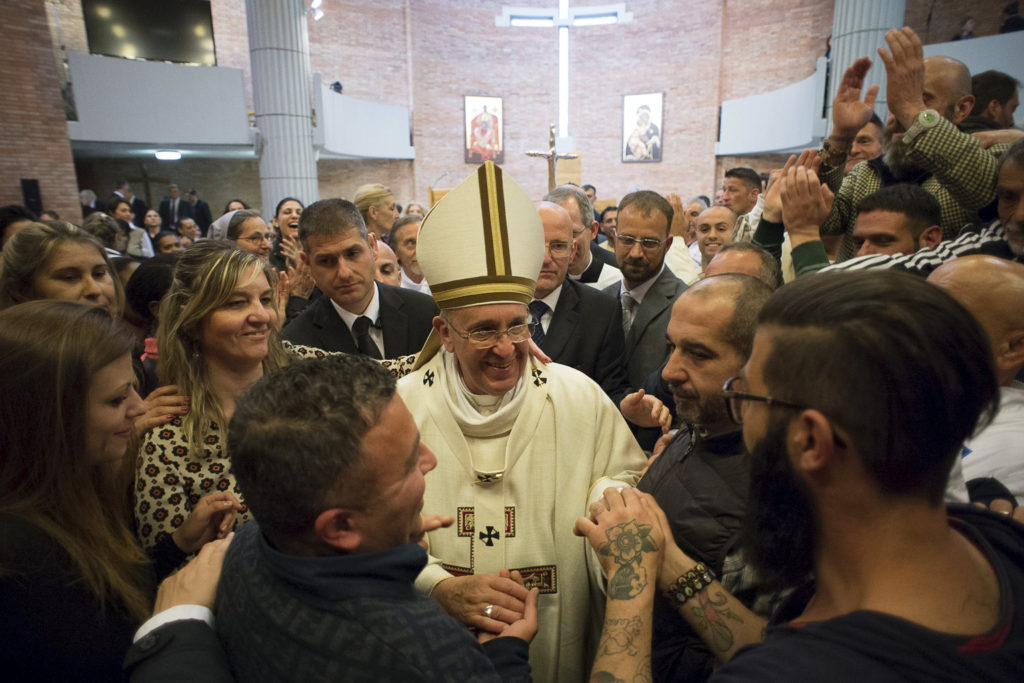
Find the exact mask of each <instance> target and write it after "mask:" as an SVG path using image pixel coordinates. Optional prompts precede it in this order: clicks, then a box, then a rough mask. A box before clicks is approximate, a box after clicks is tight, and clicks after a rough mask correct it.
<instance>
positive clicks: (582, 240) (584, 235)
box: [559, 197, 593, 275]
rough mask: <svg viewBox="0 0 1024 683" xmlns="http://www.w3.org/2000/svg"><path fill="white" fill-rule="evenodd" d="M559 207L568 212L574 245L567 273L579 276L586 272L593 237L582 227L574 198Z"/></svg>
mask: <svg viewBox="0 0 1024 683" xmlns="http://www.w3.org/2000/svg"><path fill="white" fill-rule="evenodd" d="M559 206H561V207H562V208H563V209H565V210H566V211H568V212H569V218H570V219H571V220H572V241H573V242H575V243H576V253H575V255H574V256H573V257H572V260H571V261H570V262H569V272H570V273H572V274H573V275H579V274H580V273H582V272H583V271H584V270H586V264H588V263H590V240H591V239H592V238H593V235H591V233H590V226H589V225H583V218H582V217H581V214H580V205H579V204H577V203H576V199H575V198H574V197H569V198H568V199H566V200H565V201H563V202H562V203H561V204H559Z"/></svg>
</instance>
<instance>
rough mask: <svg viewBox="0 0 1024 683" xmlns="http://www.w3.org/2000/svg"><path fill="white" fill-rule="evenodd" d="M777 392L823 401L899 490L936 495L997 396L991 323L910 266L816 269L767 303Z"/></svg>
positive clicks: (882, 485)
mask: <svg viewBox="0 0 1024 683" xmlns="http://www.w3.org/2000/svg"><path fill="white" fill-rule="evenodd" d="M758 323H759V325H760V326H761V327H762V328H764V327H767V328H769V329H770V330H771V332H772V334H773V338H772V342H773V343H772V348H771V350H770V352H769V354H768V357H767V358H766V360H765V362H764V368H763V374H764V381H765V385H766V386H767V388H768V392H769V393H770V394H771V395H772V396H773V397H775V398H779V399H782V400H786V401H793V402H795V403H799V404H802V405H806V406H810V407H811V408H814V409H817V410H820V411H821V412H822V413H824V414H825V415H826V416H827V417H828V418H829V420H831V421H833V422H834V423H835V424H836V425H838V426H839V427H841V428H842V429H843V430H844V431H845V433H846V435H847V438H848V439H849V440H850V441H851V445H852V446H853V448H854V450H855V451H856V452H857V454H858V455H859V457H860V458H861V460H862V461H863V463H864V469H865V471H866V472H867V474H868V476H869V477H871V478H872V479H873V480H874V482H875V483H876V484H877V485H878V487H879V489H880V490H881V491H882V492H884V493H886V494H888V495H890V496H897V497H908V498H924V499H926V500H927V501H928V502H929V503H931V504H934V505H938V504H940V503H941V501H942V496H943V493H944V491H945V489H946V485H947V480H948V478H949V471H950V468H951V467H952V465H953V461H954V460H955V458H956V457H957V456H958V455H959V453H960V449H961V446H962V445H963V442H964V439H966V438H967V437H968V436H970V435H971V434H972V433H973V432H974V431H975V428H977V429H982V428H984V426H986V425H987V424H988V423H989V422H990V421H991V419H992V417H993V415H994V414H995V412H996V410H998V406H999V393H998V392H999V387H998V386H997V383H996V379H995V374H994V372H995V371H994V369H993V360H992V351H991V349H990V347H989V342H988V338H987V336H986V335H985V332H984V331H983V330H982V329H981V327H980V326H979V325H978V323H977V321H976V320H975V319H974V316H972V315H971V314H970V313H969V312H968V311H967V310H966V309H965V308H964V307H963V306H961V305H960V304H959V303H957V301H956V300H955V299H953V297H951V296H949V295H948V294H946V293H945V292H944V291H942V290H941V289H939V288H938V287H935V286H934V285H932V284H931V283H929V282H926V281H925V280H923V279H921V278H919V277H917V276H914V275H910V274H908V273H898V272H892V271H861V272H855V273H822V274H815V275H808V276H804V277H802V278H799V279H798V280H795V281H794V282H791V283H789V284H787V285H786V286H784V287H782V288H781V289H779V291H778V292H776V294H775V295H774V296H773V297H772V298H771V299H770V300H769V301H768V303H767V304H766V305H765V306H764V308H763V309H761V315H760V317H759V320H758Z"/></svg>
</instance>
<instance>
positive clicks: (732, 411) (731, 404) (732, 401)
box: [722, 377, 807, 425]
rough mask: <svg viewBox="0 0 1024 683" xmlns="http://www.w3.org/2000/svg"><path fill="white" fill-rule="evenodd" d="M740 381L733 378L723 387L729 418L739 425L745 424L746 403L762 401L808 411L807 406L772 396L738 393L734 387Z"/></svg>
mask: <svg viewBox="0 0 1024 683" xmlns="http://www.w3.org/2000/svg"><path fill="white" fill-rule="evenodd" d="M739 379H740V378H739V377H733V378H731V379H729V380H728V381H727V382H726V383H725V384H724V385H723V386H722V396H723V397H724V398H725V407H726V408H727V409H728V410H729V417H730V418H732V421H733V422H735V423H736V424H738V425H741V424H743V402H744V401H760V402H761V403H767V404H768V405H769V406H784V407H786V408H796V409H797V410H806V409H807V406H805V405H802V404H800V403H793V402H792V401H783V400H782V399H778V398H772V397H771V396H760V395H759V394H751V393H749V392H746V391H736V390H735V389H733V387H734V386H735V384H736V382H738V381H739Z"/></svg>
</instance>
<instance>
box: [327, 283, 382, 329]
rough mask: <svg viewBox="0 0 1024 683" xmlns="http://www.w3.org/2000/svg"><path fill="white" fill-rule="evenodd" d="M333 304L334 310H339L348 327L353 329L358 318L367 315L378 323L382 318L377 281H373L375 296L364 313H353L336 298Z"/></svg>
mask: <svg viewBox="0 0 1024 683" xmlns="http://www.w3.org/2000/svg"><path fill="white" fill-rule="evenodd" d="M331 305H332V306H334V310H335V311H337V312H338V315H340V316H341V319H342V320H344V321H345V325H347V326H348V329H349V330H351V329H352V324H353V323H355V321H356V318H359V317H361V316H364V315H365V316H366V317H367V318H369V319H370V321H371V322H372V323H373V324H374V325H376V324H377V323H378V322H379V319H380V294H379V292H378V291H377V283H376V282H374V283H373V297H372V298H371V299H370V303H368V304H367V305H366V309H365V310H364V311H363V312H362V313H352V312H350V311H348V310H346V309H344V308H342V307H341V306H339V305H338V302H336V301H335V300H334V299H331Z"/></svg>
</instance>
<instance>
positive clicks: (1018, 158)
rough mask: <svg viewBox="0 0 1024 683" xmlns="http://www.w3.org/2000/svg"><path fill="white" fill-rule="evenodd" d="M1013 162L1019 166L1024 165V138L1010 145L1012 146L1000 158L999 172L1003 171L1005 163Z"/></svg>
mask: <svg viewBox="0 0 1024 683" xmlns="http://www.w3.org/2000/svg"><path fill="white" fill-rule="evenodd" d="M1008 163H1013V164H1016V165H1017V166H1024V138H1021V139H1020V140H1017V142H1015V143H1013V144H1012V145H1010V148H1009V149H1008V150H1006V151H1005V152H1004V153H1003V156H1002V158H1001V159H999V168H998V170H997V175H998V173H1000V172H1002V170H1003V165H1004V164H1008Z"/></svg>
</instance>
